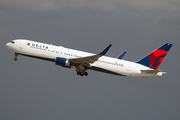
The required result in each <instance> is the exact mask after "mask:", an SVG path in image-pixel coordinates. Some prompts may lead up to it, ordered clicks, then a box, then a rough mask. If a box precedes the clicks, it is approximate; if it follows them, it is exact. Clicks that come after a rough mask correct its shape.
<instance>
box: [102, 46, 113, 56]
mask: <svg viewBox="0 0 180 120" xmlns="http://www.w3.org/2000/svg"><path fill="white" fill-rule="evenodd" d="M111 46H112V44H109V46H108V47H107V48H106V49H104V50H103V51H102V52H101V53H99V55H105V54H106V53H107V51H108V50H109V48H110V47H111Z"/></svg>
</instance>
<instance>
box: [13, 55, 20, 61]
mask: <svg viewBox="0 0 180 120" xmlns="http://www.w3.org/2000/svg"><path fill="white" fill-rule="evenodd" d="M14 55H15V58H14V61H17V56H18V55H19V54H17V53H15V54H14Z"/></svg>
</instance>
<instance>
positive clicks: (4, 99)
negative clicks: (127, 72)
mask: <svg viewBox="0 0 180 120" xmlns="http://www.w3.org/2000/svg"><path fill="white" fill-rule="evenodd" d="M0 18H1V19H0V42H1V44H0V51H1V52H0V55H1V62H0V77H1V79H0V119H1V120H50V119H51V120H57V119H61V120H119V119H122V120H123V119H126V120H179V119H180V114H179V113H180V102H179V101H180V79H179V78H180V77H179V67H180V64H179V61H180V54H179V53H180V48H179V46H180V1H179V0H1V1H0ZM18 38H23V39H30V40H34V41H39V42H44V43H50V44H54V45H61V46H64V47H68V48H73V49H78V50H83V51H87V52H92V53H99V52H100V51H102V50H103V49H104V48H105V47H106V46H107V45H108V44H110V43H111V44H113V46H112V47H111V49H110V50H109V51H108V53H107V56H111V57H117V56H118V55H119V54H120V53H122V52H123V51H127V54H126V55H125V57H124V59H125V60H130V61H136V60H139V59H140V58H142V57H143V56H145V55H147V54H148V53H150V52H151V51H153V50H154V49H156V48H158V47H159V46H161V45H162V44H164V43H166V42H169V43H172V44H173V47H172V48H171V50H170V52H169V53H168V55H167V56H166V58H165V59H164V61H163V62H162V64H161V65H160V67H159V69H161V70H163V71H165V72H167V74H165V75H163V76H162V77H145V78H143V77H121V76H115V75H109V74H105V73H100V72H95V71H90V70H88V73H89V75H88V76H87V77H85V76H84V77H81V76H77V75H76V72H75V69H67V68H62V67H60V66H56V65H55V64H54V63H52V62H47V61H42V60H37V59H33V58H27V57H24V56H18V60H17V61H16V62H15V61H13V58H14V54H13V53H11V52H10V51H9V50H8V49H7V48H6V46H5V44H6V43H7V42H9V41H11V40H13V39H18Z"/></svg>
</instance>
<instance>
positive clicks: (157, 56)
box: [136, 43, 172, 70]
mask: <svg viewBox="0 0 180 120" xmlns="http://www.w3.org/2000/svg"><path fill="white" fill-rule="evenodd" d="M171 47H172V44H170V43H166V44H164V45H162V46H161V47H160V48H158V49H156V50H154V51H153V52H152V53H150V54H149V55H148V56H146V57H144V58H142V59H141V60H139V61H138V62H136V63H139V64H141V65H144V66H147V67H150V68H152V69H155V70H156V69H157V68H158V67H159V65H160V64H161V62H162V61H163V59H164V58H165V56H166V54H167V53H168V51H169V50H170V48H171Z"/></svg>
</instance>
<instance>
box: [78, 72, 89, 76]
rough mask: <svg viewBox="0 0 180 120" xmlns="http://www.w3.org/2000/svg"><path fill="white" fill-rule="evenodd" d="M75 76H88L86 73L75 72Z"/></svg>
mask: <svg viewBox="0 0 180 120" xmlns="http://www.w3.org/2000/svg"><path fill="white" fill-rule="evenodd" d="M77 75H80V76H83V75H85V76H88V73H87V72H77Z"/></svg>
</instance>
